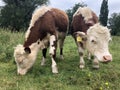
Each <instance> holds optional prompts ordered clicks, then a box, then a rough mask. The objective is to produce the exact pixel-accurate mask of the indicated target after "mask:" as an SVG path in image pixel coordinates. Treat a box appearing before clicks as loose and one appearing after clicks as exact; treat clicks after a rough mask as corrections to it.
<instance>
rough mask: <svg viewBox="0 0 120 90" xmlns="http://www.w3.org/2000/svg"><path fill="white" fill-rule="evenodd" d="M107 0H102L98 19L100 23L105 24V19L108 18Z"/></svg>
mask: <svg viewBox="0 0 120 90" xmlns="http://www.w3.org/2000/svg"><path fill="white" fill-rule="evenodd" d="M108 13H109V10H108V0H103V2H102V5H101V9H100V16H99V20H100V22H101V24H102V25H104V26H107V20H108Z"/></svg>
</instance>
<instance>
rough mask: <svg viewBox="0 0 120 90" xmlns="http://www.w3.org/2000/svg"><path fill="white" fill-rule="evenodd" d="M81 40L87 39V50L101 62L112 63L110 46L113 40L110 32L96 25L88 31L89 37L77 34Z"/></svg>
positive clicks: (81, 33)
mask: <svg viewBox="0 0 120 90" xmlns="http://www.w3.org/2000/svg"><path fill="white" fill-rule="evenodd" d="M77 34H78V35H79V36H81V38H83V36H84V37H85V36H86V37H87V39H86V43H85V44H86V46H85V47H86V49H87V50H88V51H89V52H90V53H91V54H92V55H94V56H95V58H97V59H98V60H99V61H101V62H109V61H112V55H111V54H110V52H109V48H108V44H109V41H110V40H111V37H110V30H109V29H108V28H107V27H104V26H102V25H100V24H95V25H93V26H91V27H90V28H89V29H88V30H87V35H85V33H83V32H77Z"/></svg>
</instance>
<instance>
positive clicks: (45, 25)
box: [24, 8, 68, 47]
mask: <svg viewBox="0 0 120 90" xmlns="http://www.w3.org/2000/svg"><path fill="white" fill-rule="evenodd" d="M67 26H68V17H67V15H66V13H65V12H63V11H61V10H58V9H55V8H53V9H51V10H49V11H47V12H46V13H45V14H44V15H43V16H41V17H39V18H38V20H37V21H36V22H35V23H34V26H32V27H31V28H30V34H29V36H28V38H27V40H26V41H25V42H24V47H29V46H30V45H31V44H32V43H35V42H36V41H37V40H39V39H40V40H43V38H44V37H46V36H47V34H48V33H49V34H51V35H55V34H56V30H58V31H59V32H67Z"/></svg>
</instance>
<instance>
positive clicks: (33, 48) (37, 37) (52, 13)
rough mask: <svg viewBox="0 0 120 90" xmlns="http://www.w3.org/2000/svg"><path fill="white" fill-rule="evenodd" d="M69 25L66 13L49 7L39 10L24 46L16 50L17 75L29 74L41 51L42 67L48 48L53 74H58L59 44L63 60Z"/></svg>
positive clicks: (31, 23)
mask: <svg viewBox="0 0 120 90" xmlns="http://www.w3.org/2000/svg"><path fill="white" fill-rule="evenodd" d="M68 24H69V20H68V16H67V14H66V13H65V12H64V11H62V10H59V9H57V8H52V7H49V6H42V7H39V8H37V9H36V10H35V11H34V13H33V14H32V19H31V21H30V25H29V27H28V30H27V31H26V34H25V41H24V44H23V45H21V44H19V45H17V46H16V47H15V49H14V58H15V62H16V64H17V73H18V74H19V75H25V74H26V73H27V72H28V70H29V69H30V68H31V67H32V66H33V64H34V62H35V60H36V57H37V54H38V51H39V49H41V50H42V54H43V58H42V61H41V65H44V64H45V61H46V52H47V48H48V47H49V54H50V56H51V60H52V65H51V67H52V72H53V73H58V69H57V63H56V61H55V59H56V48H57V42H58V43H59V48H60V56H61V58H62V59H63V44H64V40H65V37H66V33H67V31H68V30H67V29H68Z"/></svg>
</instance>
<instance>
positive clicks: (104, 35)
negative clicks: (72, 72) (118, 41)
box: [71, 7, 112, 69]
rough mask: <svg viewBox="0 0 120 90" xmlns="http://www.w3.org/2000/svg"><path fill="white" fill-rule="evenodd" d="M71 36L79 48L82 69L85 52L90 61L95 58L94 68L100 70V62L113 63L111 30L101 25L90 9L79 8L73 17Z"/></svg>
mask: <svg viewBox="0 0 120 90" xmlns="http://www.w3.org/2000/svg"><path fill="white" fill-rule="evenodd" d="M71 34H72V36H73V38H74V40H75V42H76V45H77V47H78V52H79V56H80V66H79V67H80V68H84V67H85V61H84V55H85V50H87V51H88V52H89V53H88V59H91V55H93V56H94V59H93V68H96V69H98V68H99V61H100V62H110V61H112V55H111V54H110V52H109V50H108V49H109V48H108V44H109V41H110V40H111V35H110V30H109V29H108V28H107V27H105V26H102V25H101V24H100V23H99V20H98V17H97V15H96V14H95V13H94V12H93V11H92V10H91V9H90V8H88V7H79V8H78V9H77V11H76V12H75V13H74V15H73V19H72V22H71Z"/></svg>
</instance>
